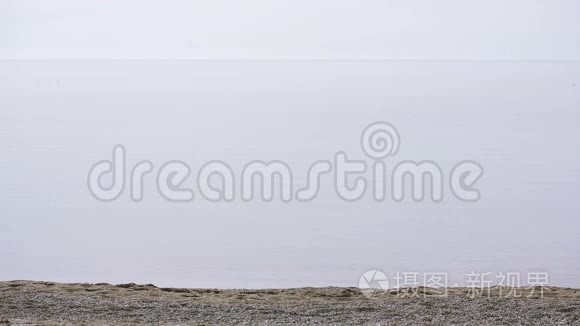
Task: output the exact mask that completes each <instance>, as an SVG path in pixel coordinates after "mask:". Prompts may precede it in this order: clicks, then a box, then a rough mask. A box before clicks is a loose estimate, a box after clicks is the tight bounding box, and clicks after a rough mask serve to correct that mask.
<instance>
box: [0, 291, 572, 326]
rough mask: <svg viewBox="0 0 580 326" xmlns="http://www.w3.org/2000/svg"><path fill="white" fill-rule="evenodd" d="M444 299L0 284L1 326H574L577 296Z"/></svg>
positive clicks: (451, 295) (494, 294) (458, 294)
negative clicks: (389, 325)
mask: <svg viewBox="0 0 580 326" xmlns="http://www.w3.org/2000/svg"><path fill="white" fill-rule="evenodd" d="M506 290H507V289H505V288H503V289H501V291H502V294H501V296H502V297H500V292H499V291H500V289H499V288H495V289H493V290H492V291H491V293H490V297H487V296H483V297H475V298H471V297H468V291H469V290H468V289H465V288H451V289H449V290H448V296H447V297H439V296H435V295H433V294H432V293H430V291H429V290H426V291H424V292H420V294H419V295H417V296H405V295H402V294H401V293H395V292H391V293H388V294H383V295H380V296H379V297H377V298H375V299H368V298H366V297H365V296H364V295H363V294H362V293H361V292H360V291H359V289H357V288H336V287H328V288H298V289H270V290H268V289H266V290H212V289H177V288H158V287H156V286H154V285H151V284H149V285H136V284H121V285H110V284H106V283H99V284H63V283H53V282H32V281H11V282H0V325H2V324H40V325H53V324H89V325H103V324H107V325H111V324H113V325H125V324H143V323H147V324H151V323H153V324H166V325H174V324H180V325H209V324H219V325H229V324H232V325H233V324H260V325H266V324H268V325H270V324H341V325H342V324H346V325H361V324H365V325H376V324H377V323H380V324H382V325H385V324H394V325H408V324H418V323H420V324H433V325H440V324H465V323H469V324H479V325H492V324H493V325H497V324H508V323H509V324H536V325H540V324H543V325H546V324H564V325H570V324H578V323H580V290H578V289H570V288H556V287H549V288H546V289H544V297H543V298H539V296H538V294H539V292H536V294H535V295H533V296H532V297H526V296H527V294H526V293H524V295H523V296H522V297H518V298H513V297H509V298H505V297H504V296H505V294H506V293H507V292H504V291H506Z"/></svg>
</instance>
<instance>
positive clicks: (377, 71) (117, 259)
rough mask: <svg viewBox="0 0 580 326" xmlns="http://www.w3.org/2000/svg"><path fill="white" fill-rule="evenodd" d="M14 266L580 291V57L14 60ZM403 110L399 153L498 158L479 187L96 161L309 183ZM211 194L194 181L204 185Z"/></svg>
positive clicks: (5, 207) (9, 233)
mask: <svg viewBox="0 0 580 326" xmlns="http://www.w3.org/2000/svg"><path fill="white" fill-rule="evenodd" d="M0 71H1V72H2V73H0V260H1V268H0V279H1V280H13V279H32V280H52V281H62V282H112V283H121V282H136V283H154V284H157V285H162V286H181V287H218V288H240V287H244V288H262V287H298V286H326V285H337V286H356V285H357V284H358V280H359V277H360V276H361V275H362V274H363V273H364V272H365V271H366V270H369V269H380V270H383V271H384V272H385V273H387V274H388V275H390V276H392V275H393V274H394V273H395V272H397V271H400V272H419V273H424V272H447V273H449V285H455V284H459V285H461V284H464V283H465V280H466V278H467V277H466V275H467V273H469V272H470V271H475V272H492V273H493V274H497V273H498V272H500V271H501V272H504V273H505V272H520V273H522V275H524V276H523V277H524V278H525V273H527V272H529V271H542V272H548V273H549V277H550V283H551V284H554V285H561V286H575V287H580V275H579V274H578V271H579V270H580V220H579V219H580V213H579V211H580V201H579V200H578V195H579V194H580V154H579V153H578V149H579V148H580V132H579V131H578V130H579V129H578V126H579V125H580V64H578V63H563V62H561V63H557V62H552V63H550V62H477V61H473V62H389V61H366V62H365V61H363V62H357V61H346V62H345V61H329V62H324V61H265V62H260V61H118V60H117V61H2V62H0ZM374 121H388V122H390V123H392V124H393V125H395V126H396V127H397V129H398V131H399V133H400V134H401V147H400V151H399V153H398V154H397V155H396V156H394V157H390V158H388V159H387V160H386V162H387V169H388V170H389V168H391V169H392V167H393V166H394V165H395V164H396V163H398V162H400V161H403V160H417V161H418V160H433V161H436V162H438V163H439V164H440V165H441V167H442V169H443V171H444V174H445V175H448V173H449V171H450V169H451V168H452V167H453V166H454V165H455V164H456V163H457V162H459V161H461V160H466V159H469V160H475V161H477V162H479V163H480V164H481V165H482V166H483V167H484V169H485V174H484V176H483V177H482V179H481V180H480V181H479V182H478V184H477V186H478V188H479V189H480V191H481V196H482V198H481V200H480V201H479V202H477V203H465V202H461V201H459V200H457V199H456V198H455V197H453V196H452V195H451V193H450V192H449V188H448V185H447V183H446V185H445V190H444V200H443V201H442V202H441V203H432V202H430V201H424V202H419V203H417V202H413V201H411V200H406V201H403V202H401V203H397V202H394V201H393V200H392V199H389V198H388V199H387V200H385V201H384V202H375V201H373V200H372V199H371V195H370V193H368V194H367V196H365V197H364V198H363V199H361V200H360V201H357V202H343V201H341V200H339V199H338V197H337V196H336V194H335V193H334V191H333V188H332V186H331V185H332V181H331V178H329V177H328V176H327V177H326V179H325V178H324V177H323V179H322V181H321V183H322V189H321V191H320V195H319V197H318V198H317V199H316V200H314V201H312V202H308V203H298V202H291V203H281V202H279V201H278V202H277V201H274V202H270V203H265V202H261V201H253V202H242V201H241V199H240V198H239V193H237V194H236V200H235V201H234V202H232V203H210V202H208V201H206V200H204V199H202V198H201V196H200V195H199V193H196V198H195V200H194V202H191V203H170V202H167V201H165V200H164V199H162V198H161V196H160V195H159V194H158V193H157V192H156V191H155V187H154V183H155V179H154V174H153V175H149V176H147V177H146V178H145V198H144V200H143V201H142V202H140V203H135V202H132V201H131V200H130V197H129V193H128V192H127V191H125V192H124V194H123V195H122V196H121V197H120V198H119V199H118V200H116V201H114V202H110V203H104V202H100V201H97V200H96V199H94V198H93V197H92V196H91V195H90V193H89V191H88V189H87V184H86V179H87V173H88V171H89V169H90V167H91V166H92V165H93V164H94V163H96V162H97V161H100V160H105V159H110V158H111V152H112V149H113V147H114V146H115V145H117V144H122V145H124V146H125V147H126V149H127V164H128V169H130V168H131V167H132V166H133V165H134V164H135V163H136V162H139V161H141V160H145V159H148V160H151V161H152V162H153V164H154V166H155V170H154V172H156V171H157V170H158V168H159V167H160V166H161V165H162V164H163V163H165V162H166V161H169V160H182V161H184V162H187V163H188V164H189V165H190V166H191V167H192V174H191V176H190V177H189V178H188V180H187V181H186V182H185V183H184V185H186V186H188V187H191V188H194V189H195V179H196V175H197V171H198V170H199V168H200V167H201V166H202V165H203V164H204V163H205V162H207V161H210V160H223V161H226V162H228V163H229V164H230V165H231V166H232V168H233V169H234V171H235V172H236V175H238V176H239V175H240V173H239V172H240V171H241V169H242V167H243V166H244V164H245V163H247V162H249V161H251V160H266V161H267V160H283V161H284V162H286V163H288V164H289V166H291V167H292V171H293V172H294V175H295V183H296V186H303V185H304V184H305V175H306V172H307V169H308V167H309V165H310V164H311V163H312V162H314V161H316V160H321V159H328V160H331V159H332V157H333V155H334V153H335V152H337V151H345V152H346V153H347V154H348V156H349V158H352V159H362V160H367V161H368V162H369V163H370V160H368V159H367V158H366V156H365V155H364V153H363V152H362V151H361V149H360V147H359V143H360V134H361V132H362V130H363V128H364V127H365V126H366V125H368V124H369V123H372V122H374ZM195 191H196V192H197V189H195Z"/></svg>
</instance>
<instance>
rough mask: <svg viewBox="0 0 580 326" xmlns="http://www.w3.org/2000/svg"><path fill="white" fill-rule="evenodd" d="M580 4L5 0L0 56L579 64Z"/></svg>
mask: <svg viewBox="0 0 580 326" xmlns="http://www.w3.org/2000/svg"><path fill="white" fill-rule="evenodd" d="M578 13H580V1H577V0H471V1H469V0H439V1H430V0H390V1H389V0H383V1H379V0H356V1H354V0H351V1H343V0H318V1H312V0H278V1H271V0H262V1H260V0H243V1H242V0H238V1H236V0H230V1H225V0H213V1H209V0H206V1H196V0H187V1H185V0H170V1H149V0H130V1H125V0H123V1H119V0H115V1H112V0H83V1H79V0H51V1H45V0H0V40H1V42H0V58H4V59H6V58H232V59H239V58H253V59H256V58H270V59H280V58H317V59H324V58H334V59H337V58H350V59H355V58H359V59H360V58H382V59H384V58H388V59H484V60H490V59H491V60H496V59H499V60H521V59H532V60H579V59H580V42H578V35H580V19H578Z"/></svg>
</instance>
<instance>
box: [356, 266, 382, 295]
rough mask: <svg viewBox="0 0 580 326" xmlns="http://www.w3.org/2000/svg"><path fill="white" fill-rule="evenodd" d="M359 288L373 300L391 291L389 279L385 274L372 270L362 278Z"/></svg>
mask: <svg viewBox="0 0 580 326" xmlns="http://www.w3.org/2000/svg"><path fill="white" fill-rule="evenodd" d="M358 288H359V289H360V290H361V292H362V294H363V295H364V296H365V297H367V298H369V299H373V298H376V297H377V296H379V295H381V294H383V293H386V292H387V291H388V290H389V279H388V278H387V275H385V273H383V272H381V271H379V270H376V269H372V270H369V271H366V272H365V273H364V274H363V275H362V276H361V277H360V279H359V281H358Z"/></svg>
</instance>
